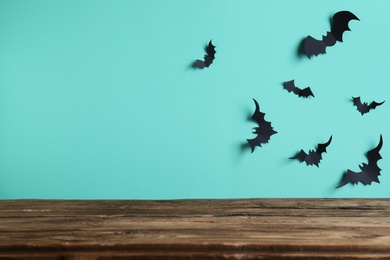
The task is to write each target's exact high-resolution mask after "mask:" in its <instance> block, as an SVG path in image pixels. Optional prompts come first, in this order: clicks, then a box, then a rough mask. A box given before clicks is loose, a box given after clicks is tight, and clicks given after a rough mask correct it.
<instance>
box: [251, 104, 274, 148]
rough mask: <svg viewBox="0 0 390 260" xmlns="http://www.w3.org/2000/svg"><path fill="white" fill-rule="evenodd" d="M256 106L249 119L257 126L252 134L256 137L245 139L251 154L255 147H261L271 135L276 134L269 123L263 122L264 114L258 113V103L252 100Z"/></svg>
mask: <svg viewBox="0 0 390 260" xmlns="http://www.w3.org/2000/svg"><path fill="white" fill-rule="evenodd" d="M253 101H254V102H255V105H256V109H255V112H254V113H253V115H252V117H251V119H252V120H253V121H255V122H256V123H257V124H258V125H259V126H258V127H254V128H253V129H254V132H253V133H254V134H256V135H257V136H256V137H255V138H253V139H246V140H247V141H248V143H249V145H250V147H251V149H252V152H251V153H253V151H254V150H255V146H259V147H261V144H263V143H268V141H269V139H270V137H271V135H273V134H276V133H277V132H276V131H274V130H273V127H272V126H271V123H270V122H268V121H265V120H264V116H265V113H262V112H260V106H259V103H257V101H256V100H255V99H253Z"/></svg>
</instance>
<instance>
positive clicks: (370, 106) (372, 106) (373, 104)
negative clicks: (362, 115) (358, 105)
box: [368, 101, 385, 110]
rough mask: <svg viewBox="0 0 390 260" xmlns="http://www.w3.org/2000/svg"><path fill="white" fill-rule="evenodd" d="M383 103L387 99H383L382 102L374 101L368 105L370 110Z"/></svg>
mask: <svg viewBox="0 0 390 260" xmlns="http://www.w3.org/2000/svg"><path fill="white" fill-rule="evenodd" d="M383 103H385V101H382V102H380V103H378V102H375V101H372V102H371V104H370V105H369V106H368V110H371V109H375V108H376V107H377V106H380V105H382V104H383Z"/></svg>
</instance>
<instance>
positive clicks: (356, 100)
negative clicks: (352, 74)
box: [352, 97, 385, 115]
mask: <svg viewBox="0 0 390 260" xmlns="http://www.w3.org/2000/svg"><path fill="white" fill-rule="evenodd" d="M352 101H353V104H354V105H355V106H356V107H357V110H358V111H359V112H360V113H361V114H362V115H364V114H365V113H368V112H369V111H370V110H371V109H375V108H376V107H377V106H380V105H382V104H383V103H385V101H382V102H380V103H378V102H375V101H372V102H371V104H369V105H368V103H366V102H364V103H362V101H361V100H360V97H352Z"/></svg>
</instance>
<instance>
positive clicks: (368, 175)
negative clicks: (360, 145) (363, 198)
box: [337, 135, 383, 188]
mask: <svg viewBox="0 0 390 260" xmlns="http://www.w3.org/2000/svg"><path fill="white" fill-rule="evenodd" d="M382 145H383V139H382V135H381V136H380V139H379V144H378V145H377V146H376V147H375V148H374V149H372V150H371V151H368V152H367V159H368V164H365V163H363V164H362V165H361V166H360V165H359V168H360V170H361V171H360V172H354V171H351V170H349V169H348V170H347V172H346V173H345V174H344V176H343V179H342V181H341V182H340V184H339V186H337V188H340V187H343V186H344V185H345V184H347V183H354V184H358V183H359V182H361V183H363V184H364V185H367V184H369V185H370V184H371V183H372V182H377V183H379V179H378V176H379V175H381V174H380V171H381V168H379V167H378V161H379V160H380V159H382V156H381V155H380V154H379V151H380V150H381V148H382Z"/></svg>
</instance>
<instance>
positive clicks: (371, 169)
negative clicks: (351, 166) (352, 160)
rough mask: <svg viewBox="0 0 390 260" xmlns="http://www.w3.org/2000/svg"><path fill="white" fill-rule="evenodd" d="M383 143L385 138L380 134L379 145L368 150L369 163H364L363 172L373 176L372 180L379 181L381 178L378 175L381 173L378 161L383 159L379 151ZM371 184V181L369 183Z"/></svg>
mask: <svg viewBox="0 0 390 260" xmlns="http://www.w3.org/2000/svg"><path fill="white" fill-rule="evenodd" d="M382 145H383V138H382V135H380V139H379V143H378V145H377V146H376V147H375V148H374V149H372V150H370V151H368V152H367V159H368V164H367V165H366V164H363V166H362V167H360V168H361V170H362V171H363V172H366V173H367V175H368V176H370V177H371V180H372V181H375V182H378V183H379V179H378V176H379V175H380V171H381V168H379V166H378V161H379V160H380V159H382V156H381V155H380V153H379V151H380V150H381V148H382ZM368 184H369V183H368Z"/></svg>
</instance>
